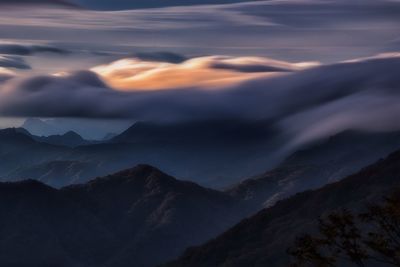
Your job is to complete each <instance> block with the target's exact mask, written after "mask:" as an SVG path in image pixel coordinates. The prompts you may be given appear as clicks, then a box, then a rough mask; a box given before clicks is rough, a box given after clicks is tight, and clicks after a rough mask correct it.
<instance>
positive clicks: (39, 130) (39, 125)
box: [21, 118, 63, 136]
mask: <svg viewBox="0 0 400 267" xmlns="http://www.w3.org/2000/svg"><path fill="white" fill-rule="evenodd" d="M21 128H24V129H26V130H28V131H29V132H30V133H31V134H33V135H36V136H49V135H57V134H63V131H62V130H61V129H58V128H57V127H54V126H53V125H50V124H49V123H47V122H45V121H43V120H40V119H36V118H28V119H26V120H25V121H24V123H23V124H22V126H21Z"/></svg>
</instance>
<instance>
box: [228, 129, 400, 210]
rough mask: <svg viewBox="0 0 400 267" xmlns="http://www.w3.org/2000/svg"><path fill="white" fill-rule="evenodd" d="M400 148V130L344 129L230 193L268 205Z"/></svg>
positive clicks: (367, 163) (347, 172) (317, 185)
mask: <svg viewBox="0 0 400 267" xmlns="http://www.w3.org/2000/svg"><path fill="white" fill-rule="evenodd" d="M399 148H400V133H399V132H391V133H365V132H357V131H347V132H343V133H340V134H338V135H335V136H332V137H330V138H329V139H328V140H326V141H324V142H322V143H320V144H316V145H313V146H311V147H309V148H306V149H303V150H299V151H297V152H295V153H293V154H292V155H291V156H289V157H288V158H287V159H286V160H285V161H284V162H283V163H281V164H280V165H279V166H278V167H277V168H275V169H273V170H271V171H268V172H266V173H264V174H262V175H260V176H257V177H255V178H252V179H248V180H245V181H243V182H242V183H240V184H238V185H236V186H234V187H232V188H231V189H229V190H228V192H229V193H230V194H231V195H232V196H235V197H238V198H241V199H244V200H245V201H246V202H247V203H248V204H249V206H251V207H253V208H257V207H258V208H261V207H268V206H271V205H273V204H274V203H275V202H276V201H278V200H280V199H284V198H286V197H288V196H290V195H293V194H295V193H297V192H302V191H305V190H309V189H315V188H319V187H321V186H323V185H325V184H327V183H332V182H335V181H338V180H339V179H341V178H343V177H345V176H347V175H350V174H351V173H354V172H356V171H358V170H360V169H361V168H363V167H365V166H367V165H369V164H371V163H373V162H375V161H377V160H378V159H379V158H382V157H385V156H387V155H388V154H389V153H391V152H393V151H395V150H397V149H399Z"/></svg>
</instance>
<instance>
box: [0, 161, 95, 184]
mask: <svg viewBox="0 0 400 267" xmlns="http://www.w3.org/2000/svg"><path fill="white" fill-rule="evenodd" d="M95 170H96V166H93V164H92V163H90V162H79V161H67V160H66V161H61V160H60V161H57V160H55V161H50V162H45V163H39V164H36V165H32V166H29V167H20V168H17V169H15V170H14V171H12V172H10V173H8V174H7V176H6V179H5V180H10V181H20V180H25V179H27V178H31V179H35V180H37V181H40V182H42V183H45V184H47V185H51V186H53V187H56V188H60V187H63V186H65V185H70V184H76V183H81V182H82V180H86V179H84V177H94V176H95V175H96V172H95ZM97 175H101V173H97Z"/></svg>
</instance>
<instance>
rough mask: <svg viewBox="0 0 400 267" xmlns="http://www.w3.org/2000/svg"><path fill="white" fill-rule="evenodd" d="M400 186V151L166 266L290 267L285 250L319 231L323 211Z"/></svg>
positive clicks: (374, 198) (352, 205) (361, 203)
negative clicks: (301, 237)
mask: <svg viewBox="0 0 400 267" xmlns="http://www.w3.org/2000/svg"><path fill="white" fill-rule="evenodd" d="M399 186H400V151H398V152H396V153H394V154H392V155H390V156H389V157H388V158H386V159H385V160H380V161H379V162H377V163H376V164H373V165H371V166H369V167H368V168H365V169H363V170H362V171H360V172H358V173H357V174H354V175H351V176H349V177H347V178H345V179H343V180H341V181H339V182H336V183H333V184H329V185H327V186H324V187H323V188H321V189H318V190H314V191H306V192H304V193H299V194H297V195H295V196H293V197H291V198H289V199H286V200H283V201H280V202H278V203H277V204H275V205H274V206H272V207H270V208H267V209H264V210H262V211H261V212H259V213H258V214H256V215H254V216H253V217H250V218H248V219H245V220H243V221H242V222H240V223H239V224H237V225H236V226H234V227H233V228H231V229H230V230H228V231H227V232H225V233H224V234H222V235H220V236H219V237H217V238H215V239H212V240H211V241H209V242H207V243H206V244H204V245H202V246H199V247H193V248H190V249H188V250H187V251H186V252H185V253H184V254H183V256H181V257H180V258H179V259H177V260H176V261H173V262H171V263H169V264H166V265H165V266H166V267H183V266H185V267H186V266H191V267H209V266H224V267H241V266H243V267H244V266H269V267H275V266H276V267H278V266H279V267H281V266H288V262H289V256H288V255H287V254H286V249H287V248H289V247H290V246H291V245H292V244H293V241H294V239H295V237H296V236H299V235H301V234H303V233H307V232H312V231H313V230H315V228H316V226H317V221H318V218H319V217H320V216H321V215H323V214H327V213H330V212H332V211H333V210H335V209H338V208H348V209H360V208H365V204H367V203H376V202H378V201H382V200H383V198H384V197H385V196H386V195H387V194H389V193H390V192H392V190H393V189H395V188H398V187H399Z"/></svg>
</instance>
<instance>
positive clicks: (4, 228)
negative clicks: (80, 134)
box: [0, 165, 242, 267]
mask: <svg viewBox="0 0 400 267" xmlns="http://www.w3.org/2000/svg"><path fill="white" fill-rule="evenodd" d="M237 204H238V202H237V201H235V200H234V199H233V198H231V197H230V196H228V195H225V194H223V193H220V192H217V191H214V190H211V189H206V188H203V187H201V186H199V185H197V184H194V183H191V182H185V181H178V180H176V179H174V178H173V177H171V176H168V175H166V174H164V173H162V172H161V171H159V170H158V169H155V168H153V167H151V166H147V165H140V166H137V167H135V168H133V169H129V170H125V171H122V172H119V173H116V174H113V175H110V176H107V177H104V178H97V179H95V180H93V181H92V182H90V183H87V184H82V185H75V186H70V187H66V188H63V189H61V190H57V189H53V188H51V187H48V186H46V185H44V184H42V183H40V182H36V181H33V180H28V181H23V182H17V183H0V216H1V217H2V222H1V223H0V231H1V233H2V238H1V240H0V248H1V251H2V253H0V263H1V265H2V266H138V267H140V266H154V265H155V264H158V263H161V262H162V261H164V260H167V259H171V258H172V257H176V256H177V255H179V254H180V253H181V252H182V251H183V249H184V248H185V247H187V246H190V245H194V244H200V243H201V242H204V241H205V240H207V239H209V238H211V237H212V236H215V235H216V234H217V233H220V232H221V231H223V230H225V229H227V228H228V227H229V226H231V225H233V224H234V223H235V222H237V221H238V220H239V218H240V217H241V216H242V215H241V214H240V213H238V212H237V209H238V206H237Z"/></svg>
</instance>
